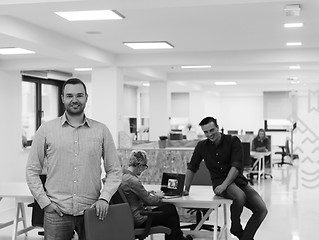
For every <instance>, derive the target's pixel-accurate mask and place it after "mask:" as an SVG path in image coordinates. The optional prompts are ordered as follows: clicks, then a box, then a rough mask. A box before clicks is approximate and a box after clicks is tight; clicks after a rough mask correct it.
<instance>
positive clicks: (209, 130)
mask: <svg viewBox="0 0 319 240" xmlns="http://www.w3.org/2000/svg"><path fill="white" fill-rule="evenodd" d="M199 125H200V126H201V128H202V130H203V132H204V134H205V136H206V138H207V139H205V140H202V141H200V142H199V143H198V144H197V145H196V147H195V150H194V152H193V156H192V158H191V161H190V162H189V163H188V167H187V172H186V180H185V191H184V194H185V195H188V194H189V190H190V187H191V183H192V180H193V178H194V175H195V173H196V171H197V170H198V168H199V165H200V163H201V161H202V160H204V161H205V165H206V167H207V168H208V170H209V173H210V176H211V180H212V185H213V190H214V192H215V194H216V195H219V196H222V197H225V198H230V199H232V200H233V203H232V205H231V207H230V211H231V229H230V232H231V233H232V234H233V235H235V236H236V237H238V239H240V240H253V238H254V236H255V233H256V231H257V230H258V228H259V226H260V225H261V223H262V222H263V220H264V218H265V217H266V215H267V208H266V205H265V203H264V201H263V199H262V198H261V197H260V195H259V194H258V193H257V192H256V191H255V190H254V189H253V188H252V187H250V186H249V185H248V184H247V179H246V178H245V177H244V176H243V174H242V168H243V148H242V144H241V142H240V140H239V138H238V137H236V136H231V135H225V134H223V133H220V132H219V127H218V124H217V120H216V119H215V118H213V117H206V118H204V119H203V120H202V121H201V122H200V123H199ZM244 206H245V207H247V208H248V209H250V210H251V211H252V213H253V214H252V216H251V217H250V219H249V221H248V222H247V224H246V226H245V228H243V227H242V225H241V220H240V216H241V214H242V212H243V207H244Z"/></svg>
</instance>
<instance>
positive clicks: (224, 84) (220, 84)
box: [214, 82, 237, 86]
mask: <svg viewBox="0 0 319 240" xmlns="http://www.w3.org/2000/svg"><path fill="white" fill-rule="evenodd" d="M214 84H215V85H218V86H230V85H237V83H236V82H214Z"/></svg>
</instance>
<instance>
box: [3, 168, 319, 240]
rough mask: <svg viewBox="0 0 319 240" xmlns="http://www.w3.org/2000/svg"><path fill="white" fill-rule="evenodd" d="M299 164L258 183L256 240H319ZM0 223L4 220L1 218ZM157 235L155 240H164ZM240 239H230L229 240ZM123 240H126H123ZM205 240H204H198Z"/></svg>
mask: <svg viewBox="0 0 319 240" xmlns="http://www.w3.org/2000/svg"><path fill="white" fill-rule="evenodd" d="M298 169H299V168H298V162H295V163H294V166H283V167H279V168H278V167H274V168H273V171H272V172H273V174H272V175H273V178H272V179H271V178H267V179H265V180H262V181H261V183H260V184H257V181H255V184H254V186H253V187H254V188H255V189H257V191H259V192H260V194H261V195H262V197H263V198H264V200H265V202H266V203H267V206H268V210H269V214H268V216H267V218H266V219H265V221H264V223H263V224H262V226H261V227H260V229H259V231H258V232H257V234H256V236H255V240H315V239H318V234H317V228H318V226H319V207H318V202H319V189H318V188H314V189H302V186H299V185H300V184H299V182H300V181H299V179H298V177H299V174H298V171H299V170H298ZM248 217H249V212H248V211H245V212H244V213H243V222H245V221H247V218H248ZM0 220H1V216H0ZM11 231H12V228H11V227H7V228H5V229H1V230H0V240H9V239H11V237H10V234H11ZM18 239H19V240H21V239H28V240H38V239H43V237H39V236H37V230H33V231H31V232H30V233H29V237H27V238H25V237H24V236H23V235H21V236H19V237H18ZM163 239H164V237H163V236H161V235H157V236H155V237H154V240H163ZM235 239H237V238H235V237H233V236H230V240H235ZM123 240H124V239H123ZM196 240H203V238H196Z"/></svg>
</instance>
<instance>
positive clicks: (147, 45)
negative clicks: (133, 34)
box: [123, 41, 174, 49]
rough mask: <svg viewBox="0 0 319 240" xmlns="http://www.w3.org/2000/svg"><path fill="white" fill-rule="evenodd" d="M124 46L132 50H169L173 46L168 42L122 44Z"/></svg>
mask: <svg viewBox="0 0 319 240" xmlns="http://www.w3.org/2000/svg"><path fill="white" fill-rule="evenodd" d="M123 44H124V45H125V46H127V47H130V48H133V49H170V48H173V47H174V46H173V45H172V44H170V43H168V42H165V41H163V42H124V43H123Z"/></svg>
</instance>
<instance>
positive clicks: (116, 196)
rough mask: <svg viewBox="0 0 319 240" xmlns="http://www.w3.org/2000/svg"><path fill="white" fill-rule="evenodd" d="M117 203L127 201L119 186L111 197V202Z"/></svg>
mask: <svg viewBox="0 0 319 240" xmlns="http://www.w3.org/2000/svg"><path fill="white" fill-rule="evenodd" d="M119 203H128V200H127V198H126V196H125V194H124V192H123V190H122V189H121V187H119V188H118V189H117V191H116V192H115V193H114V195H113V196H112V199H111V204H119Z"/></svg>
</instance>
